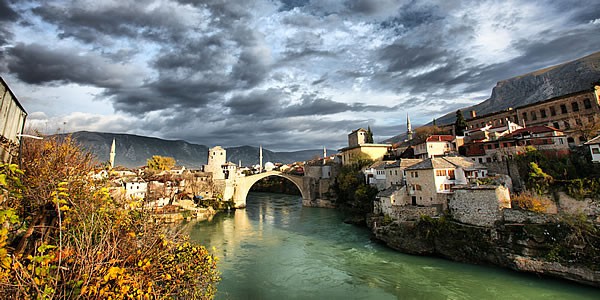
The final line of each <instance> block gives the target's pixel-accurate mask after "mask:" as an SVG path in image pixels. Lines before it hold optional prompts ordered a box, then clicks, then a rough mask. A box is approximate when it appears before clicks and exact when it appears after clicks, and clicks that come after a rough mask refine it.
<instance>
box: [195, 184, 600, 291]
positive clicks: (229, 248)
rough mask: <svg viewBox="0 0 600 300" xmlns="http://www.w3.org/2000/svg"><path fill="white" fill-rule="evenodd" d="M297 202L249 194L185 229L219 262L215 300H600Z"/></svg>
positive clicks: (551, 281)
mask: <svg viewBox="0 0 600 300" xmlns="http://www.w3.org/2000/svg"><path fill="white" fill-rule="evenodd" d="M301 202H302V200H301V198H300V197H299V196H289V195H282V194H269V193H250V195H249V196H248V201H247V207H246V209H240V210H236V211H235V212H231V213H229V214H227V213H223V214H219V215H217V216H215V218H213V219H212V220H211V221H202V222H197V223H192V224H189V227H187V228H188V230H189V231H190V236H191V238H192V240H195V241H199V242H200V243H202V244H203V245H205V246H207V247H209V248H210V247H215V249H216V254H217V256H218V257H219V259H220V260H219V264H218V267H219V270H220V272H221V273H222V278H223V279H222V281H221V282H220V283H219V286H218V293H217V297H216V298H217V299H327V300H332V299H600V289H595V288H591V287H587V286H582V285H578V284H572V283H569V282H565V281H560V280H554V279H548V278H538V277H536V276H533V275H528V274H521V273H517V272H513V271H509V270H505V269H500V268H495V267H485V266H475V265H468V264H461V263H456V262H451V261H447V260H443V259H438V258H431V257H419V256H411V255H406V254H402V253H399V252H396V251H394V250H391V249H389V248H386V247H385V246H383V245H380V244H377V243H374V242H372V241H370V240H369V231H368V230H367V229H363V228H359V227H356V226H353V225H348V224H344V223H343V222H342V216H341V215H340V213H339V212H338V211H337V210H333V209H324V208H309V207H302V204H301Z"/></svg>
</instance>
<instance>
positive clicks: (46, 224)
mask: <svg viewBox="0 0 600 300" xmlns="http://www.w3.org/2000/svg"><path fill="white" fill-rule="evenodd" d="M22 158H23V161H22V162H23V163H22V167H21V168H18V167H17V166H16V165H0V188H1V190H0V192H1V196H0V224H1V227H0V295H2V296H3V299H32V298H36V299H73V298H81V299H111V298H112V299H164V298H167V299H169V298H177V299H210V298H212V297H213V296H214V294H215V292H216V284H217V282H218V281H219V274H218V272H217V270H216V263H217V259H216V258H215V257H214V256H213V255H212V254H210V253H209V251H208V250H207V249H205V248H204V247H202V246H199V245H195V244H193V243H191V242H189V241H188V240H187V238H186V237H185V236H183V235H180V234H178V232H177V230H175V229H172V228H171V229H169V228H167V227H165V226H164V225H160V224H157V223H156V222H153V219H152V215H151V214H149V213H148V212H146V211H145V210H143V209H141V208H140V207H141V205H140V204H139V203H136V202H128V203H124V202H123V201H119V200H118V199H113V198H112V197H111V196H110V193H109V186H108V182H104V181H95V180H92V179H91V177H90V175H91V174H92V171H93V168H94V165H93V159H92V157H91V155H89V154H88V153H86V152H84V151H82V150H81V149H80V148H79V147H78V146H77V145H76V144H75V143H74V142H73V141H72V140H71V139H70V138H62V139H52V138H46V139H45V140H43V141H29V140H28V141H27V142H26V143H25V146H24V147H23V154H22ZM126 208H127V209H126Z"/></svg>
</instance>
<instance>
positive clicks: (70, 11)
mask: <svg viewBox="0 0 600 300" xmlns="http://www.w3.org/2000/svg"><path fill="white" fill-rule="evenodd" d="M148 4H149V1H146V0H141V1H134V2H128V1H125V2H122V3H121V4H120V5H115V6H102V7H99V6H87V5H84V4H81V5H74V6H71V7H68V8H67V9H65V8H64V7H59V6H54V5H40V6H38V7H35V8H33V9H32V11H33V13H35V14H37V15H39V16H40V17H42V18H43V19H44V20H45V21H46V22H49V23H51V24H55V25H57V26H58V28H59V30H60V31H61V33H60V34H59V35H60V36H61V37H74V38H77V39H80V40H82V41H83V42H88V43H89V42H95V41H97V40H98V39H99V38H101V36H100V35H99V34H105V35H109V36H121V37H138V36H143V37H145V38H149V39H153V40H170V41H179V40H181V39H182V38H183V36H182V34H183V33H184V32H185V31H186V28H185V24H182V23H181V21H180V20H179V19H178V17H179V16H178V14H177V13H175V11H173V9H172V8H169V7H161V6H159V7H157V8H155V9H154V10H152V11H147V10H146V8H147V6H148Z"/></svg>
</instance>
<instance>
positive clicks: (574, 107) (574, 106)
mask: <svg viewBox="0 0 600 300" xmlns="http://www.w3.org/2000/svg"><path fill="white" fill-rule="evenodd" d="M583 107H584V109H591V108H592V101H591V100H590V99H589V98H585V99H583ZM559 108H560V111H557V110H556V107H555V106H550V107H549V108H548V111H547V110H546V109H545V108H541V109H540V110H539V116H540V118H541V119H544V118H548V112H549V113H550V116H551V117H554V116H556V115H557V114H558V112H560V114H567V113H569V111H568V107H567V105H566V104H560V105H559ZM579 110H580V109H579V102H577V101H574V102H571V112H578V111H579ZM521 116H522V119H523V120H524V121H525V122H527V121H529V118H531V120H532V121H536V120H537V119H538V111H531V112H529V114H528V113H527V112H523V113H522V114H521ZM507 119H508V120H510V121H512V122H514V123H518V120H517V118H516V117H510V116H508V117H507ZM503 124H504V120H503V119H497V120H493V125H503ZM485 125H486V122H482V123H480V124H474V125H471V128H476V127H477V128H479V127H484V126H485Z"/></svg>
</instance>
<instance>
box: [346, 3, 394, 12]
mask: <svg viewBox="0 0 600 300" xmlns="http://www.w3.org/2000/svg"><path fill="white" fill-rule="evenodd" d="M346 6H347V7H348V9H349V10H350V11H352V12H356V13H361V14H366V15H371V14H376V13H379V12H390V11H395V10H396V9H397V8H398V1H397V0H347V1H346Z"/></svg>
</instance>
